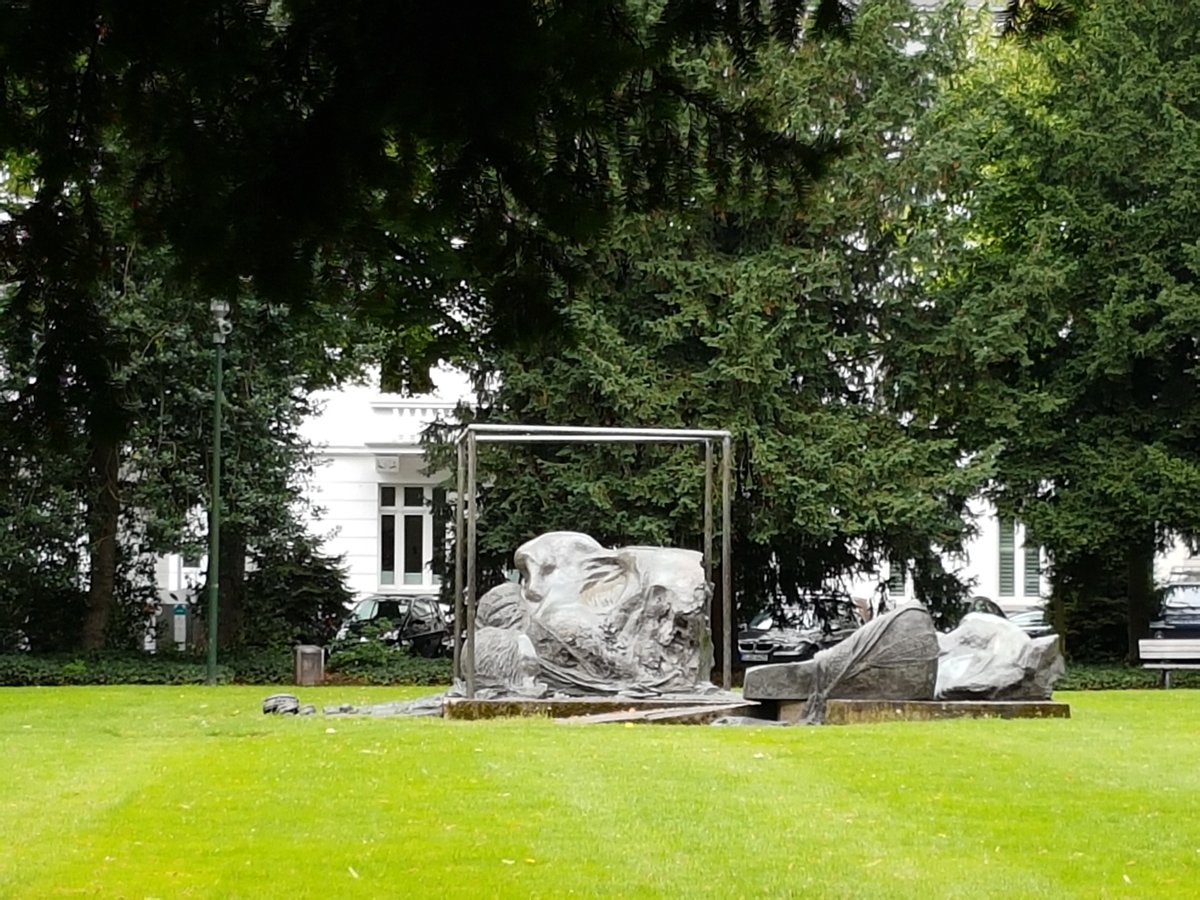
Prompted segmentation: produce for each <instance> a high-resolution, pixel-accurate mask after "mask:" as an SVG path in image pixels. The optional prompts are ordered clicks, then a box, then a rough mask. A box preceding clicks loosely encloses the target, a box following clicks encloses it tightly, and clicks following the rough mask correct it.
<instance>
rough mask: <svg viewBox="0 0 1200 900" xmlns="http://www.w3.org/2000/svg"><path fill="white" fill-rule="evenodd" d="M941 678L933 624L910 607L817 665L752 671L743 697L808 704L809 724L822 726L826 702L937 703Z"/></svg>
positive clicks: (822, 655)
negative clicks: (924, 701) (937, 690)
mask: <svg viewBox="0 0 1200 900" xmlns="http://www.w3.org/2000/svg"><path fill="white" fill-rule="evenodd" d="M937 672H938V639H937V632H936V631H935V630H934V627H933V619H932V618H930V616H929V612H928V611H927V610H926V609H925V607H923V606H920V605H918V604H910V605H906V606H901V607H899V608H897V609H895V610H893V611H892V612H889V613H884V614H883V615H881V616H878V617H876V618H874V619H872V620H871V621H870V622H868V623H867V624H866V625H864V626H863V627H862V628H860V629H858V631H856V632H854V633H853V634H852V635H850V637H848V638H846V639H845V640H844V641H842V642H841V643H839V644H835V645H834V646H832V647H829V648H828V649H825V650H822V651H820V652H819V653H817V655H816V656H814V657H813V658H812V659H809V660H805V661H804V662H797V663H779V664H776V665H767V666H755V667H754V668H752V669H748V670H747V671H746V678H745V683H744V686H743V689H742V693H743V695H744V696H745V697H746V699H747V700H807V701H808V707H807V709H806V711H805V720H806V721H808V722H820V721H822V720H823V718H824V715H825V702H826V701H827V700H932V699H933V696H934V688H935V686H936V683H937Z"/></svg>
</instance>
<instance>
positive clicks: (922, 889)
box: [0, 687, 1200, 898]
mask: <svg viewBox="0 0 1200 900" xmlns="http://www.w3.org/2000/svg"><path fill="white" fill-rule="evenodd" d="M293 690H295V691H296V692H297V694H298V695H299V697H300V699H301V701H302V702H313V703H316V704H317V705H318V708H319V707H320V706H322V705H325V704H334V703H337V702H350V703H356V704H359V703H368V702H383V701H385V700H391V699H397V698H399V697H402V696H417V695H419V694H421V693H423V691H422V689H410V690H404V689H395V688H370V689H364V688H322V689H311V688H310V689H303V688H296V689H293ZM268 693H270V690H269V689H266V688H261V687H248V688H245V687H217V688H201V687H197V688H177V687H176V688H165V687H162V688H160V687H155V688H144V687H112V688H28V689H26V688H20V689H17V688H7V689H0V753H2V760H3V761H2V762H0V846H2V847H3V848H4V849H3V851H0V897H36V898H44V897H58V896H75V895H83V896H101V897H129V898H144V897H162V898H175V897H205V898H208V897H248V898H249V897H254V898H258V897H287V898H293V897H308V896H312V897H322V898H334V897H336V898H341V897H398V896H416V897H424V896H433V897H446V896H463V897H481V896H482V897H489V896H521V897H525V896H539V897H561V896H566V895H571V894H575V895H583V896H596V895H600V896H614V897H617V896H619V897H628V896H679V897H685V896H686V897H694V896H708V897H736V896H745V897H757V896H817V897H920V898H928V897H972V898H974V897H982V896H997V897H998V896H1016V897H1034V896H1046V897H1120V896H1128V897H1149V896H1158V897H1194V896H1197V894H1198V893H1200V691H1185V690H1174V691H1169V692H1167V691H1128V692H1122V693H1086V694H1060V695H1058V697H1057V698H1056V699H1066V700H1068V701H1069V702H1070V703H1071V704H1072V706H1073V713H1074V718H1072V719H1070V720H1066V721H1061V720H1058V721H1056V720H1048V721H1011V722H1003V721H954V722H930V723H899V724H886V725H873V726H850V727H841V728H838V727H826V728H754V729H751V728H712V727H701V726H694V727H687V726H662V725H640V726H636V727H623V726H589V727H579V726H574V727H571V726H563V725H558V724H556V723H554V722H550V721H531V720H523V721H492V722H443V721H441V720H430V719H408V720H404V719H367V718H326V717H324V716H320V715H318V716H313V717H307V718H292V717H275V716H272V717H266V716H263V715H262V714H261V713H260V711H259V710H260V708H261V706H260V704H261V701H262V698H263V697H264V696H266V695H267V694H268Z"/></svg>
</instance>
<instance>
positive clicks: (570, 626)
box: [475, 531, 713, 696]
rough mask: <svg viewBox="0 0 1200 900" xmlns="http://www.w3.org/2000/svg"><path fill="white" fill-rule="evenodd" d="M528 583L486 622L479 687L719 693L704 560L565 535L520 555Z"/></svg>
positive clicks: (688, 553) (510, 592) (478, 656)
mask: <svg viewBox="0 0 1200 900" xmlns="http://www.w3.org/2000/svg"><path fill="white" fill-rule="evenodd" d="M514 558H515V562H516V566H517V568H518V570H519V571H520V572H521V584H520V585H516V584H505V585H501V586H499V587H497V588H493V589H492V590H491V591H489V592H488V593H487V594H485V595H484V596H483V597H482V598H481V599H480V601H479V608H478V611H477V616H476V624H477V631H476V635H475V672H476V690H477V692H482V694H483V695H484V696H487V695H491V696H497V695H503V694H517V695H524V696H543V695H545V694H546V693H553V692H558V693H565V694H573V695H613V694H621V695H625V696H650V695H656V694H664V693H694V692H696V691H697V690H703V689H707V690H712V689H713V688H712V685H711V684H709V675H710V672H711V669H712V646H711V640H710V638H709V632H708V602H709V599H710V597H711V595H712V592H711V588H710V586H709V585H708V584H707V583H706V582H705V579H704V570H703V568H702V565H701V560H702V557H701V555H700V554H699V553H697V552H695V551H693V550H679V549H675V548H669V547H623V548H619V549H616V550H610V549H606V548H604V547H602V546H601V545H600V544H599V543H598V542H597V541H595V540H593V539H592V538H591V537H589V536H588V535H586V534H580V533H578V532H567V531H557V532H549V533H547V534H543V535H541V536H539V537H536V538H534V539H533V540H531V541H528V542H526V543H525V544H522V545H521V547H520V548H518V550H517V552H516V554H515V557H514Z"/></svg>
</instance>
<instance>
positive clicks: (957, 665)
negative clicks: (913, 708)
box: [936, 613, 1066, 700]
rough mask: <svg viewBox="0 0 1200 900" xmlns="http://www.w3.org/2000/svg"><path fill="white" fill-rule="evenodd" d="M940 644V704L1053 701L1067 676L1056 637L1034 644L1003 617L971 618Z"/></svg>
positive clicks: (943, 636)
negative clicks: (941, 701)
mask: <svg viewBox="0 0 1200 900" xmlns="http://www.w3.org/2000/svg"><path fill="white" fill-rule="evenodd" d="M938 643H939V644H940V645H941V658H940V660H939V662H938V674H937V691H936V695H937V699H939V700H1049V699H1050V694H1051V692H1052V691H1053V690H1054V684H1055V682H1057V681H1058V679H1059V678H1061V677H1062V676H1063V673H1064V672H1065V671H1066V665H1065V663H1064V662H1063V658H1062V650H1061V649H1060V648H1059V644H1058V636H1057V635H1053V634H1051V635H1046V636H1045V637H1040V638H1031V637H1029V635H1027V634H1026V633H1025V632H1024V631H1022V630H1021V629H1020V628H1019V627H1017V626H1016V625H1014V624H1013V623H1012V622H1010V621H1008V619H1006V618H1003V617H1001V616H995V615H989V614H987V613H968V614H967V615H965V616H963V618H962V621H961V622H960V623H959V625H958V627H957V628H955V629H954V630H953V631H951V632H949V633H948V634H940V635H938Z"/></svg>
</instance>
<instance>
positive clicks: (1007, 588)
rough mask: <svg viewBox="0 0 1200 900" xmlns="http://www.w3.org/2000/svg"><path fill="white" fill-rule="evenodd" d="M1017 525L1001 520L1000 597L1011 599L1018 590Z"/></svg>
mask: <svg viewBox="0 0 1200 900" xmlns="http://www.w3.org/2000/svg"><path fill="white" fill-rule="evenodd" d="M1016 533H1017V523H1016V522H1014V521H1013V520H1012V519H1003V518H1002V519H1000V596H1001V597H1011V596H1013V594H1015V593H1016V588H1017V555H1016Z"/></svg>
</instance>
